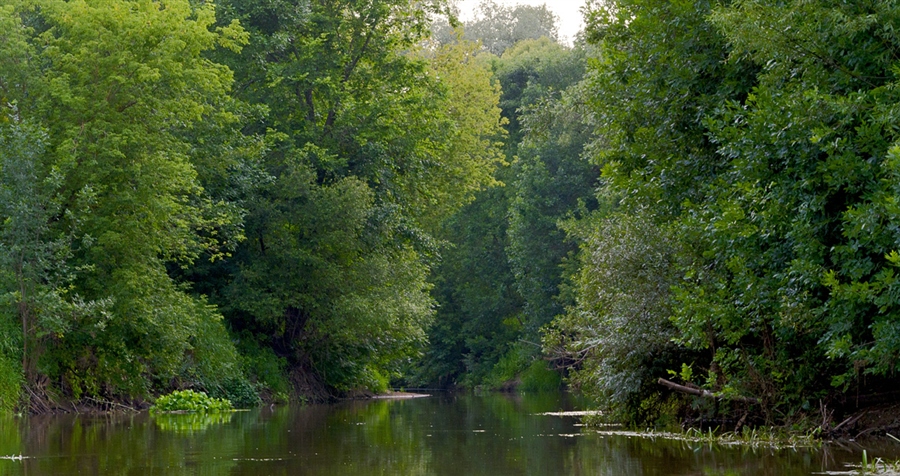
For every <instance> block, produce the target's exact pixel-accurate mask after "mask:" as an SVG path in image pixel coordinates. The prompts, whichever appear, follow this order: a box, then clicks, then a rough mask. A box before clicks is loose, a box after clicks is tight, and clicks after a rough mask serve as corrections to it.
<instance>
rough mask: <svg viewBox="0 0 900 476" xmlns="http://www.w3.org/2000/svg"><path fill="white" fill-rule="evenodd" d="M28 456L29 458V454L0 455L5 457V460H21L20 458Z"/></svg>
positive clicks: (1, 457) (2, 457) (0, 457)
mask: <svg viewBox="0 0 900 476" xmlns="http://www.w3.org/2000/svg"><path fill="white" fill-rule="evenodd" d="M28 458H29V456H22V455H9V456H0V459H6V460H10V461H22V460H24V459H28Z"/></svg>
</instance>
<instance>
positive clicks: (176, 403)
mask: <svg viewBox="0 0 900 476" xmlns="http://www.w3.org/2000/svg"><path fill="white" fill-rule="evenodd" d="M233 408H234V407H233V406H232V405H231V402H230V401H228V400H225V399H224V398H212V397H210V396H208V395H207V394H205V393H203V392H195V391H193V390H176V391H174V392H172V393H170V394H168V395H163V396H162V397H159V398H158V399H157V400H156V404H155V405H153V407H151V408H150V412H151V413H163V412H200V413H204V412H205V413H212V412H227V411H231V410H233Z"/></svg>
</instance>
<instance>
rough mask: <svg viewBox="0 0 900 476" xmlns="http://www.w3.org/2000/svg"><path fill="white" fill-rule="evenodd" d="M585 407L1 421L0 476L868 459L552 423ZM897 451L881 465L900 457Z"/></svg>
mask: <svg viewBox="0 0 900 476" xmlns="http://www.w3.org/2000/svg"><path fill="white" fill-rule="evenodd" d="M577 406H578V405H577V402H573V401H572V400H571V399H569V398H566V397H562V396H560V395H526V396H509V395H485V396H472V395H438V396H434V397H431V398H423V399H414V400H393V401H391V400H374V401H353V402H345V403H341V404H337V405H320V406H316V405H313V406H306V407H279V408H270V407H264V408H260V409H257V410H253V411H249V412H237V413H232V414H227V415H225V416H216V417H200V416H197V415H166V416H157V417H151V416H150V415H147V414H135V415H118V416H103V417H97V416H94V417H89V416H72V415H67V416H58V417H42V418H30V419H27V420H25V419H0V456H4V457H5V458H4V459H0V474H2V475H6V474H9V475H18V474H21V475H55V474H61V475H62V474H66V475H68V474H111V475H131V474H160V475H163V474H165V475H179V474H192V475H193V474H200V475H206V474H209V475H222V474H231V475H254V476H255V475H259V474H273V475H298V474H299V475H319V474H329V475H353V476H359V475H368V474H403V475H426V474H427V475H445V474H446V475H459V474H486V475H506V474H515V475H532V474H534V475H546V474H570V475H581V474H591V475H595V474H600V475H794V474H796V475H800V474H803V475H807V474H811V473H814V472H820V471H825V470H829V469H843V463H844V462H848V461H849V462H858V461H859V460H860V459H859V454H860V450H859V448H842V447H840V446H833V447H828V448H826V449H824V450H816V451H808V450H799V449H798V450H791V449H788V450H781V451H776V450H771V449H754V448H747V447H723V446H715V447H710V446H708V445H702V444H695V443H687V442H683V441H673V440H664V439H659V438H656V439H653V438H638V437H633V436H631V437H629V436H625V435H611V434H604V435H600V434H596V433H594V432H585V433H582V432H581V431H580V430H581V428H580V427H578V426H576V423H577V422H578V419H577V418H573V417H559V416H547V415H540V413H544V412H555V411H564V410H572V409H577ZM892 448H893V447H890V446H888V447H884V448H883V449H880V450H873V448H872V447H869V455H870V457H874V456H872V455H874V454H875V451H881V452H882V453H879V454H878V456H882V457H885V458H888V457H891V458H897V457H898V454H897V453H896V448H893V449H892ZM890 451H895V453H894V454H889V453H890ZM18 455H22V457H23V458H22V459H18V458H17V456H18Z"/></svg>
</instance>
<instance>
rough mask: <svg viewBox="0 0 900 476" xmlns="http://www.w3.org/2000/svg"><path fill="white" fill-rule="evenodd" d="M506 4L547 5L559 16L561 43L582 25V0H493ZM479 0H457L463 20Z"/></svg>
mask: <svg viewBox="0 0 900 476" xmlns="http://www.w3.org/2000/svg"><path fill="white" fill-rule="evenodd" d="M494 1H495V2H496V3H501V4H503V5H507V6H514V5H544V4H546V5H547V8H549V9H550V10H551V11H552V12H553V13H555V14H556V16H558V17H559V24H558V26H559V36H560V40H562V41H563V43H566V44H569V45H571V44H572V41H573V40H575V35H576V34H577V33H578V31H579V30H581V28H582V27H583V26H584V22H583V21H582V18H581V11H580V8H581V7H582V6H583V5H584V0H494ZM480 3H481V0H459V1H458V3H457V5H458V6H459V12H460V14H459V16H460V19H461V20H463V21H466V20H469V19H471V18H472V17H473V16H474V14H475V9H476V8H477V7H478V4H480Z"/></svg>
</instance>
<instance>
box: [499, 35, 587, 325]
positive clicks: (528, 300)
mask: <svg viewBox="0 0 900 476" xmlns="http://www.w3.org/2000/svg"><path fill="white" fill-rule="evenodd" d="M545 45H547V43H546V39H541V40H536V41H535V40H526V41H523V42H522V43H520V44H518V45H516V46H515V47H513V48H512V49H510V50H509V51H507V53H506V54H504V56H503V67H502V69H501V71H502V72H503V73H505V75H506V76H505V77H507V78H510V79H511V81H510V83H511V84H510V87H509V89H508V90H507V91H510V90H511V91H520V92H521V96H520V97H519V98H518V101H517V100H515V99H513V97H510V99H509V103H516V102H519V103H520V104H521V106H519V114H518V118H517V121H516V122H517V124H518V125H519V127H520V129H519V134H518V135H520V136H521V137H522V141H521V142H520V143H519V145H518V147H517V150H518V156H517V158H516V161H515V163H514V164H513V171H514V173H515V179H514V180H513V183H512V187H513V188H514V190H515V198H514V199H513V200H512V201H511V203H510V208H509V220H510V225H509V231H508V233H509V236H510V241H509V248H508V250H507V253H508V254H509V259H510V266H511V269H512V271H513V274H514V276H515V278H516V286H517V290H518V292H519V294H520V295H521V296H522V299H523V300H524V301H525V313H524V314H525V323H526V324H525V331H526V332H525V335H526V336H527V338H529V339H533V340H536V339H537V331H538V329H539V328H540V327H541V326H543V325H544V324H547V323H549V322H550V320H551V319H553V317H554V316H556V315H557V314H560V313H562V312H563V308H564V306H565V305H566V304H568V302H567V301H566V298H562V297H560V284H561V283H562V281H563V272H564V268H563V267H562V265H563V260H564V259H565V258H566V257H567V256H568V255H569V254H570V253H574V251H575V249H576V248H575V245H574V242H573V241H571V240H569V239H568V238H567V236H566V233H565V232H564V231H563V230H562V229H560V227H559V226H558V223H559V222H560V221H561V220H564V219H567V218H571V217H573V216H575V215H576V214H581V213H583V212H585V211H588V210H590V209H593V208H594V207H595V206H596V201H595V200H594V198H593V192H594V188H595V181H596V179H597V176H598V174H599V172H598V171H597V169H596V167H595V166H594V165H593V164H591V163H590V162H589V161H588V160H586V159H584V158H583V157H582V154H583V152H584V146H585V145H586V144H588V143H589V142H590V140H591V138H592V134H593V125H592V124H591V123H590V119H589V114H588V111H587V110H585V109H584V108H583V107H582V106H581V105H582V104H583V103H584V97H585V96H586V94H587V91H586V90H585V88H584V87H583V85H581V84H580V80H581V79H582V77H583V75H584V70H583V68H584V66H585V59H584V51H583V50H581V49H575V50H562V49H558V47H556V46H549V45H547V46H545ZM541 46H543V47H546V48H547V49H546V50H544V49H543V48H541ZM532 47H534V48H532ZM523 80H524V84H521V83H522V81H523Z"/></svg>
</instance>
